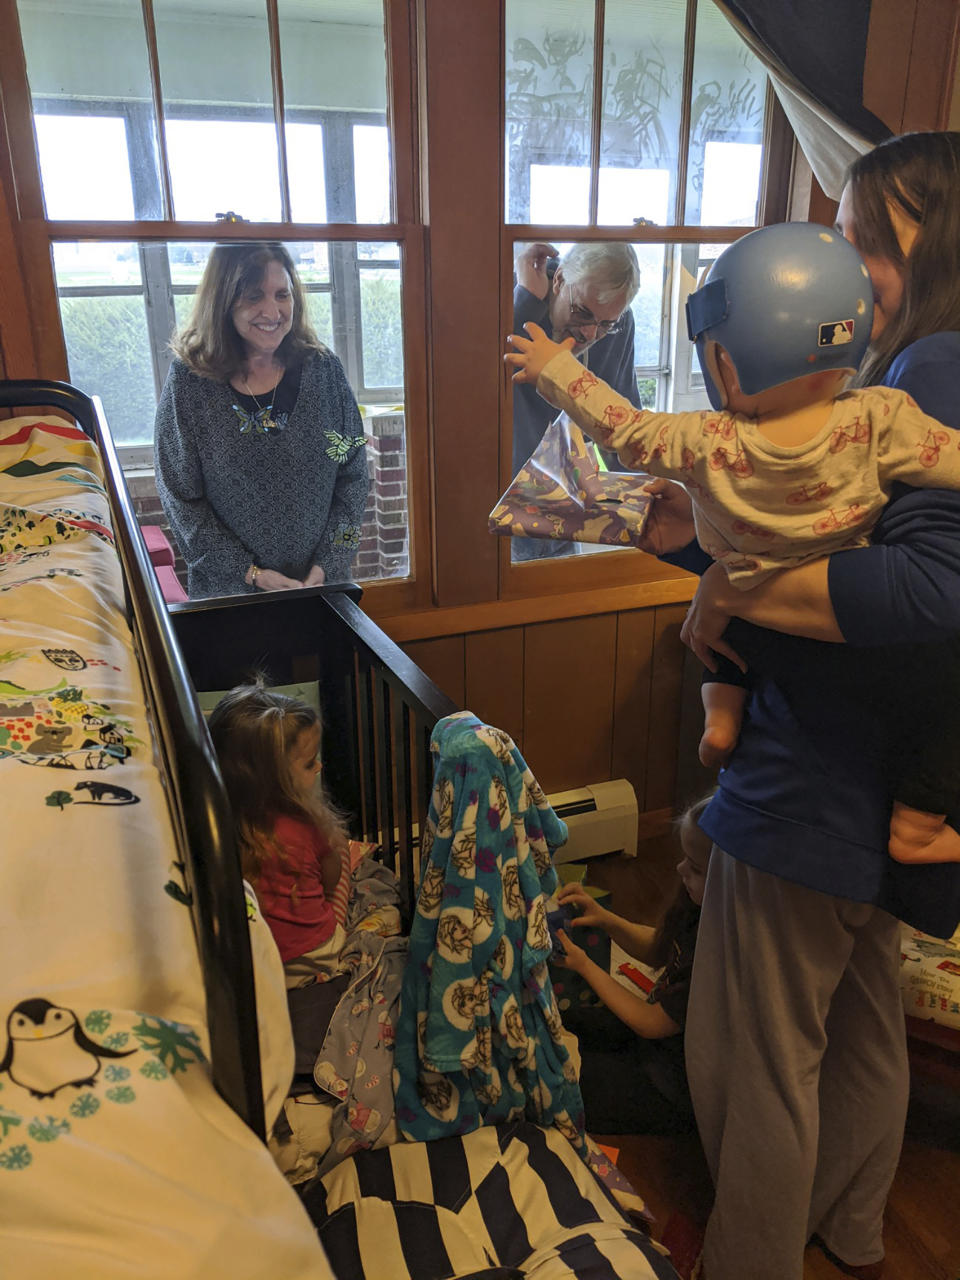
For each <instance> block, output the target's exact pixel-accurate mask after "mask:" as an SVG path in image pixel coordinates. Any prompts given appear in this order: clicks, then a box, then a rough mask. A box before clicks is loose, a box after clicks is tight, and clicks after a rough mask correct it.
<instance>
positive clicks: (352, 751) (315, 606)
mask: <svg viewBox="0 0 960 1280" xmlns="http://www.w3.org/2000/svg"><path fill="white" fill-rule="evenodd" d="M360 594H361V592H360V590H359V588H357V587H355V586H353V585H352V584H350V585H346V586H342V587H316V588H302V589H300V590H294V591H277V592H271V593H270V594H269V595H267V594H264V593H262V592H261V593H258V594H257V595H243V596H232V597H224V598H220V599H216V600H196V601H190V602H189V603H188V604H175V605H172V606H171V607H170V612H171V616H172V618H173V622H174V626H175V628H176V631H177V636H178V638H179V640H180V644H181V646H182V648H183V652H184V655H185V657H186V662H187V667H188V669H189V671H190V674H191V676H192V678H193V681H194V684H195V687H196V688H197V689H199V690H203V691H211V692H212V691H222V690H225V689H229V688H231V687H232V686H233V685H235V684H239V683H241V682H242V681H244V680H246V679H249V678H250V677H251V675H253V674H254V673H255V672H260V673H261V674H263V675H264V677H265V678H266V680H267V682H268V683H269V684H271V685H289V684H298V683H304V682H309V681H314V680H315V681H317V683H318V685H319V697H320V705H321V708H322V713H323V739H322V746H321V752H322V756H323V767H324V781H325V783H326V786H327V789H328V791H329V792H330V794H331V796H332V798H333V800H334V801H335V802H336V803H337V804H338V805H339V806H340V808H341V809H342V810H343V811H344V813H345V814H346V815H347V817H348V819H349V821H350V824H351V832H352V834H353V835H354V836H355V837H356V838H357V839H360V840H366V841H371V842H373V843H376V844H377V845H379V846H380V853H379V855H378V856H379V857H380V858H381V859H382V860H383V861H384V862H385V863H386V864H387V865H388V866H389V867H390V868H391V869H392V870H394V871H395V872H396V874H397V876H398V878H399V881H400V888H401V900H402V908H403V914H404V917H405V921H409V919H410V917H411V915H412V912H413V904H414V898H415V894H416V884H417V877H418V852H419V833H420V829H421V826H422V823H423V821H424V818H425V816H426V812H427V806H428V804H429V800H430V789H431V785H432V780H433V765H432V761H431V757H430V734H431V731H432V729H433V726H434V724H435V723H436V722H437V720H439V719H440V718H441V717H442V716H445V715H449V714H451V712H453V711H456V710H457V709H458V708H457V706H456V704H455V703H454V702H452V701H451V700H450V699H449V698H448V697H447V696H446V694H444V693H443V692H442V691H441V690H440V689H439V688H437V686H436V685H435V684H434V683H433V682H432V681H431V680H429V679H428V678H427V676H425V675H424V673H423V672H422V671H421V670H420V668H419V667H418V666H417V665H416V664H415V663H414V662H412V661H411V660H410V659H409V658H408V657H407V656H406V654H405V653H404V652H403V650H402V649H400V648H399V647H398V646H397V645H395V644H394V643H393V641H392V640H391V639H390V638H389V636H387V635H386V634H385V632H383V631H382V630H381V629H380V628H379V627H378V626H377V624H376V623H375V622H374V621H373V620H372V619H371V618H369V617H368V616H367V615H366V614H365V613H364V612H363V610H362V609H361V608H360V607H359V604H358V603H357V601H356V597H359V596H360Z"/></svg>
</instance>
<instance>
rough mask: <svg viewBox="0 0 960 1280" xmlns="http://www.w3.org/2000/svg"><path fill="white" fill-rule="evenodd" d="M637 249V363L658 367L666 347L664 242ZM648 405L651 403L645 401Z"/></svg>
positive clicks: (635, 316) (636, 247)
mask: <svg viewBox="0 0 960 1280" xmlns="http://www.w3.org/2000/svg"><path fill="white" fill-rule="evenodd" d="M634 249H635V250H636V254H637V259H638V260H639V262H640V288H639V289H638V290H637V294H636V297H635V298H634V299H633V302H632V303H631V304H630V309H631V310H632V311H633V319H634V323H635V324H636V343H635V352H636V357H635V358H636V364H637V366H638V367H645V368H651V367H652V368H656V367H657V366H658V365H659V364H660V362H661V355H660V352H661V349H662V348H661V341H662V325H663V264H664V246H663V245H662V244H637V245H634ZM644 407H646V408H649V407H650V406H649V405H648V404H646V403H645V406H644Z"/></svg>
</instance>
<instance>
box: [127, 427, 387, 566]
mask: <svg viewBox="0 0 960 1280" xmlns="http://www.w3.org/2000/svg"><path fill="white" fill-rule="evenodd" d="M363 425H364V431H365V432H366V437H367V470H368V472H369V475H370V493H369V495H368V497H367V509H366V512H365V513H364V518H363V528H362V530H361V533H360V550H359V552H358V553H357V558H356V560H355V562H354V577H355V578H356V579H357V581H358V582H369V581H372V580H375V579H377V578H402V577H405V576H406V575H407V573H408V572H409V566H410V541H409V534H410V527H409V521H408V518H407V466H406V445H405V441H404V426H405V422H404V416H403V414H402V413H379V414H371V413H369V412H368V415H367V417H366V418H365V419H364V423H363ZM126 480H127V487H128V488H129V490H130V497H131V498H132V500H133V508H134V511H135V512H136V515H137V520H138V521H139V523H140V524H156V525H159V526H160V528H161V529H163V531H164V533H166V535H167V537H168V539H169V540H170V544H171V546H172V547H173V550H174V555H175V556H176V566H175V567H176V571H177V577H178V578H179V579H180V581H181V582H182V583H183V585H184V587H186V585H187V572H186V566H185V564H184V562H183V557H182V556H181V555H180V550H179V548H178V547H177V544H176V542H175V540H174V538H173V535H172V534H171V533H170V526H169V525H168V524H167V520H166V517H165V516H164V514H163V508H162V507H161V506H160V499H159V498H158V497H157V486H156V482H155V480H154V476H153V471H152V470H147V469H140V470H135V471H128V472H127V473H126Z"/></svg>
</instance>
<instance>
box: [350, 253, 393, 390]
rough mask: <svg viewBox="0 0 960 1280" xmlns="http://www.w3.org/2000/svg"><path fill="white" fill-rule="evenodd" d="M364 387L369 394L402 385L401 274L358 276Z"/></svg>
mask: <svg viewBox="0 0 960 1280" xmlns="http://www.w3.org/2000/svg"><path fill="white" fill-rule="evenodd" d="M360 315H361V324H362V332H363V384H364V386H365V387H367V388H368V389H370V390H374V389H375V388H378V387H382V388H387V387H397V388H399V387H402V385H403V321H402V317H401V314H400V272H399V271H390V270H383V269H373V268H364V269H363V270H362V271H361V272H360Z"/></svg>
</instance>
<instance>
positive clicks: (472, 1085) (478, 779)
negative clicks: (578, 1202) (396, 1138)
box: [394, 711, 586, 1154]
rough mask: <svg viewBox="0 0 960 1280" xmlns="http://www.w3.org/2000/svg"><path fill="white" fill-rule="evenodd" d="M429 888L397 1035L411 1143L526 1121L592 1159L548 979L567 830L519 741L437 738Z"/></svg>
mask: <svg viewBox="0 0 960 1280" xmlns="http://www.w3.org/2000/svg"><path fill="white" fill-rule="evenodd" d="M431 748H432V750H433V752H434V754H435V757H436V766H435V773H434V786H433V794H432V798H431V801H430V812H429V816H428V819H427V823H426V827H425V830H424V833H423V840H422V842H421V859H422V861H421V867H422V878H421V883H420V893H419V898H418V901H417V909H416V914H415V916H414V920H413V925H412V928H411V931H410V946H409V958H408V962H407V968H406V972H405V974H404V980H403V991H402V995H401V1012H400V1018H399V1022H398V1026H397V1040H396V1052H395V1058H394V1063H395V1069H394V1081H395V1085H396V1098H397V1122H398V1124H399V1126H400V1128H401V1130H402V1131H403V1133H404V1134H405V1135H406V1137H407V1138H410V1139H412V1140H414V1141H420V1140H427V1139H431V1138H440V1137H444V1136H446V1135H448V1134H462V1133H468V1132H470V1131H471V1130H472V1129H475V1128H477V1127H478V1126H479V1125H484V1124H500V1123H501V1122H503V1121H508V1120H517V1119H520V1118H524V1117H525V1118H526V1119H528V1120H533V1121H535V1122H536V1123H537V1124H540V1125H551V1124H552V1125H556V1127H557V1128H558V1129H560V1130H561V1131H562V1132H563V1133H564V1134H565V1135H566V1136H567V1137H568V1138H569V1139H570V1141H571V1142H572V1143H573V1144H574V1145H575V1146H576V1147H577V1149H578V1150H580V1151H581V1153H582V1154H585V1151H586V1148H585V1144H584V1140H583V1101H582V1098H581V1096H580V1088H579V1085H578V1084H577V1079H576V1071H575V1069H574V1067H573V1064H572V1062H571V1061H570V1058H569V1055H568V1053H567V1050H566V1048H565V1046H564V1045H563V1042H562V1040H561V1034H562V1024H561V1022H560V1015H559V1013H558V1010H557V1004H556V1000H555V999H554V995H553V988H552V986H551V983H550V977H549V974H548V972H547V963H546V962H547V957H548V955H549V954H550V935H549V932H548V929H547V920H546V907H545V903H546V899H547V897H548V896H549V895H550V894H551V893H553V891H554V890H555V889H556V887H557V873H556V871H555V870H554V867H553V859H552V856H551V851H552V849H555V848H557V847H558V846H559V845H561V844H563V843H564V841H565V840H566V838H567V829H566V826H565V825H564V823H563V822H561V821H560V819H559V818H558V817H557V816H556V814H555V813H554V811H553V809H552V808H551V807H550V805H549V804H548V803H547V799H546V797H545V796H544V794H543V791H542V790H541V789H540V786H539V785H538V783H537V782H536V780H535V779H534V777H533V775H532V773H531V772H530V770H529V769H528V768H527V766H526V764H525V763H524V760H523V757H522V756H521V754H520V752H519V751H518V750H517V748H516V747H515V746H514V744H513V742H512V741H511V740H510V738H509V737H507V735H506V734H505V733H503V732H502V731H501V730H499V729H493V728H491V727H490V726H489V725H485V724H482V723H481V722H480V721H479V720H478V719H477V718H476V716H474V715H471V713H470V712H468V711H465V712H460V713H459V714H457V715H453V716H447V717H446V718H445V719H443V720H441V721H439V722H438V724H437V726H436V728H435V729H434V731H433V737H432V740H431Z"/></svg>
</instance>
